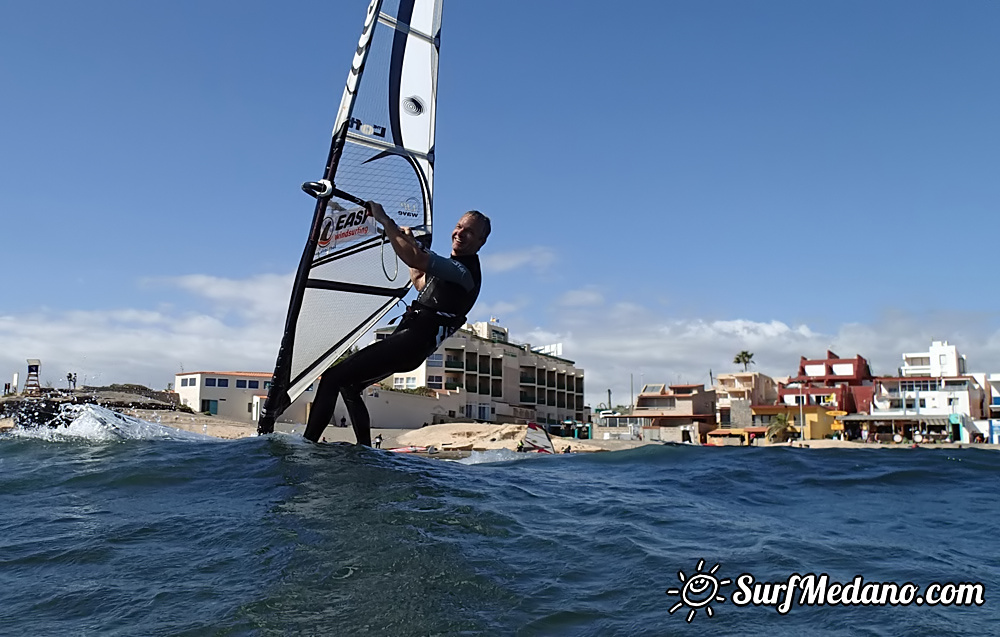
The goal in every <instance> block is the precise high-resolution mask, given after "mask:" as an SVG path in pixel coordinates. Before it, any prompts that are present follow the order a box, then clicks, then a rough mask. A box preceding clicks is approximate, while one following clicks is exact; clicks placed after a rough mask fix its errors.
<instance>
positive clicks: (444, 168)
mask: <svg viewBox="0 0 1000 637" xmlns="http://www.w3.org/2000/svg"><path fill="white" fill-rule="evenodd" d="M366 6H367V0H349V1H348V0H337V1H328V2H307V1H301V2H296V3H294V4H287V3H285V4H281V3H270V2H253V1H240V2H235V1H222V0H219V1H213V2H194V1H188V0H179V1H178V2H174V3H144V2H133V1H124V0H120V1H115V0H101V1H100V2H95V3H79V2H71V1H61V0H33V1H32V2H27V1H20V2H19V1H14V2H6V3H2V4H0V264H2V266H0V271H2V272H3V273H4V275H3V281H4V283H3V285H2V287H0V290H2V293H0V377H2V378H5V379H9V378H10V376H11V375H12V374H13V373H14V372H20V375H21V381H22V382H23V379H24V376H25V371H26V363H25V359H27V358H39V359H41V360H42V373H41V378H42V381H43V383H46V382H49V383H52V384H53V385H55V386H57V387H58V386H63V384H64V383H65V376H66V373H67V372H76V373H77V374H78V378H79V381H80V384H83V383H84V382H86V384H108V383H114V382H135V383H141V384H145V385H149V386H152V387H156V388H163V387H165V386H166V385H167V383H170V382H173V380H174V374H175V373H178V372H181V371H196V370H257V371H270V370H272V369H273V366H274V358H275V354H276V352H277V347H278V342H279V340H280V337H281V331H282V328H283V324H284V317H285V313H286V310H287V302H288V296H289V291H290V284H291V280H292V273H293V271H294V269H295V267H296V265H297V263H298V259H299V256H300V254H301V251H302V246H303V244H304V242H305V238H306V233H307V231H308V226H309V221H310V218H311V215H312V210H313V202H312V200H310V199H309V198H308V197H307V196H306V195H304V194H302V193H301V191H300V190H299V185H300V184H301V183H302V182H304V181H311V180H315V179H317V178H319V177H320V176H321V171H322V168H323V163H324V161H325V159H326V155H327V152H328V149H329V142H330V130H331V128H332V126H333V121H334V118H335V115H336V110H337V107H338V105H339V102H340V97H341V94H342V91H343V85H344V81H345V79H346V77H347V71H348V69H349V65H350V60H351V58H352V55H353V51H354V48H355V46H356V43H357V39H358V36H359V35H360V32H361V27H362V23H363V18H364V13H365V9H366ZM998 30H1000V4H998V3H996V2H989V1H980V0H967V1H965V2H961V3H946V2H922V1H919V0H905V1H892V0H883V1H880V2H869V1H867V0H865V1H859V0H854V1H852V0H838V1H837V2H833V1H819V0H817V1H815V2H800V1H797V0H787V1H778V0H760V1H756V2H745V1H743V0H688V1H684V2H680V1H672V0H649V1H639V0H637V1H636V2H630V3H609V2H590V1H589V0H578V1H577V2H574V3H572V4H571V5H567V4H566V3H564V2H559V3H557V2H550V1H544V0H530V1H529V0H508V1H507V2H504V3H486V2H470V1H463V0H448V1H447V2H446V3H445V9H444V19H443V27H442V41H441V58H440V68H439V93H438V113H437V115H438V118H437V139H436V142H437V144H436V153H437V154H436V157H437V160H436V166H435V169H436V170H435V225H436V228H437V232H438V236H437V239H436V240H435V243H434V248H435V249H437V250H440V251H442V252H444V251H447V248H448V245H447V241H446V239H445V237H446V234H445V233H444V232H442V228H444V229H447V228H450V227H451V226H452V225H453V224H454V223H455V221H457V219H458V217H459V215H460V213H461V212H462V211H464V210H468V209H473V208H474V209H478V210H482V211H483V212H485V213H486V214H488V215H489V216H490V217H491V218H492V220H493V234H492V235H491V237H490V240H489V242H488V243H487V245H486V246H485V247H484V249H483V252H482V258H483V268H484V282H483V289H482V293H481V296H480V298H479V302H478V304H477V305H476V307H475V308H474V310H473V311H472V313H471V314H470V316H469V318H470V320H473V321H480V320H488V319H489V318H490V317H491V316H495V317H498V318H499V319H500V322H501V324H502V325H504V326H505V327H507V328H509V330H510V334H511V339H512V340H515V341H518V342H522V343H524V342H527V343H531V344H533V345H546V344H550V343H557V342H559V343H562V344H563V355H564V357H566V358H568V359H571V360H573V361H576V364H577V365H578V366H579V367H582V368H583V369H584V370H585V377H586V381H585V386H586V399H587V403H588V404H590V405H591V406H592V407H594V408H595V409H596V408H598V407H599V406H600V404H601V403H606V402H607V400H608V398H607V391H608V389H610V390H611V391H612V403H614V404H628V402H629V400H630V399H629V396H630V394H631V393H632V392H633V391H638V389H639V387H640V386H641V384H642V383H678V382H682V383H708V382H709V374H710V372H711V373H714V374H719V373H723V372H732V371H737V370H738V369H742V368H741V366H738V365H736V364H734V363H733V362H732V361H733V357H734V356H735V355H736V354H737V353H738V352H740V351H742V350H747V351H750V352H753V354H754V364H753V365H752V366H751V369H753V370H755V371H760V372H763V373H766V374H770V375H772V376H775V377H782V376H787V375H790V374H794V373H795V371H796V369H797V366H798V361H799V358H800V357H801V356H805V357H807V358H822V357H824V356H825V353H826V351H827V349H832V350H833V351H834V352H836V353H837V354H839V355H840V356H843V357H853V356H855V355H856V354H860V355H862V356H864V357H866V358H867V359H869V361H870V362H871V363H872V366H873V368H874V371H875V373H876V374H893V373H895V372H896V369H897V367H898V366H899V365H900V363H901V354H902V353H903V352H919V351H927V349H928V347H929V345H930V342H931V340H948V341H949V342H950V343H952V344H955V345H957V346H958V347H959V350H960V352H961V353H963V354H965V355H966V356H967V357H968V362H969V368H970V370H971V371H984V372H998V373H1000V314H998V312H997V306H998V300H997V297H996V295H995V294H993V293H992V291H991V281H992V280H993V278H994V277H995V273H996V272H995V270H996V265H995V263H996V262H995V260H994V247H993V245H992V244H993V241H992V240H991V239H990V237H992V236H994V235H995V234H996V232H997V226H998V222H997V220H996V215H997V213H998V212H1000V203H998V202H1000V179H998V178H997V176H998V175H1000V118H998V117H997V113H998V112H1000V82H998V79H1000V39H998V38H997V37H996V33H997V32H998ZM390 316H391V315H390ZM4 382H6V380H5V381H4Z"/></svg>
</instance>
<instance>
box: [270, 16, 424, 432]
mask: <svg viewBox="0 0 1000 637" xmlns="http://www.w3.org/2000/svg"><path fill="white" fill-rule="evenodd" d="M441 4H442V0H371V3H370V4H369V5H368V12H367V13H366V15H365V23H364V28H363V29H362V31H361V38H360V39H359V40H358V46H357V49H356V51H355V53H354V60H353V62H352V64H351V70H350V72H349V73H348V76H347V85H346V87H345V88H344V95H343V98H342V99H341V101H340V109H339V110H338V111H337V118H336V120H335V123H334V127H333V140H332V142H331V144H330V154H329V157H328V158H327V162H326V170H325V173H324V175H323V178H322V179H320V180H319V181H316V182H309V183H306V184H304V185H303V189H304V190H306V192H308V193H309V194H311V195H313V196H314V197H316V207H315V210H314V212H313V218H312V225H311V226H310V230H309V237H308V240H307V241H306V246H305V249H304V251H303V253H302V259H301V260H300V262H299V267H298V270H297V271H296V275H295V282H294V284H293V286H292V294H291V300H290V302H289V306H288V316H287V318H286V321H285V332H284V334H283V336H282V339H281V346H280V348H279V351H278V357H277V360H276V362H275V367H274V377H273V379H272V381H271V386H270V388H269V391H268V395H267V400H266V402H265V403H264V408H263V409H262V410H261V414H260V417H259V419H258V422H257V431H258V433H261V434H266V433H270V432H272V431H273V430H274V422H275V420H276V419H277V418H278V416H280V415H281V413H282V412H283V411H284V410H285V409H286V408H287V407H288V405H289V404H290V403H291V402H292V401H293V400H295V399H296V398H297V397H298V396H299V395H300V394H301V393H302V392H303V391H305V390H306V389H307V388H308V387H309V386H310V385H311V384H312V383H313V382H314V381H315V380H316V379H317V378H318V377H319V376H320V375H321V374H322V373H323V372H324V371H326V369H327V368H328V367H330V365H332V364H333V363H334V362H335V361H336V360H337V359H338V358H339V357H340V356H341V354H343V353H344V352H345V351H347V350H348V348H350V347H351V346H352V345H353V344H354V343H355V342H356V341H357V340H358V339H359V338H360V337H361V336H362V335H363V334H364V333H365V332H367V331H368V330H369V329H371V328H372V327H374V326H375V324H376V323H378V321H379V320H380V319H381V318H382V317H383V316H384V315H385V314H386V312H388V311H389V310H390V309H391V308H392V306H393V305H395V304H396V302H397V301H398V300H399V299H400V298H402V297H403V296H404V295H405V294H406V293H407V291H408V290H409V288H410V281H409V276H408V270H407V268H406V267H405V266H403V267H402V268H400V267H399V264H398V261H396V257H395V254H394V253H393V251H392V248H391V246H389V245H387V244H386V243H385V240H384V238H383V236H382V235H381V234H380V232H379V228H378V226H377V224H376V223H375V221H374V220H373V218H372V217H371V214H370V213H369V211H368V210H367V208H366V207H365V202H366V201H376V202H378V203H380V204H382V206H383V208H384V209H385V211H386V213H388V215H389V216H390V217H393V219H394V220H395V221H396V222H397V223H398V224H399V225H401V226H410V227H412V228H414V235H416V236H418V237H423V240H424V241H425V242H427V243H428V244H429V241H430V232H431V224H432V220H433V219H432V217H433V215H432V210H433V200H434V190H433V183H434V126H435V115H436V107H437V68H438V50H439V46H440V41H441V34H440V31H441Z"/></svg>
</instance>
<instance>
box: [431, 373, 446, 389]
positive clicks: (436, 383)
mask: <svg viewBox="0 0 1000 637" xmlns="http://www.w3.org/2000/svg"><path fill="white" fill-rule="evenodd" d="M427 386H428V387H430V388H431V389H444V376H428V377H427Z"/></svg>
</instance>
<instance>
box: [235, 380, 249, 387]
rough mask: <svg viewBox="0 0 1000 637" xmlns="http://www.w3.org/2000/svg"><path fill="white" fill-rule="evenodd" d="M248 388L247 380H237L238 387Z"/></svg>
mask: <svg viewBox="0 0 1000 637" xmlns="http://www.w3.org/2000/svg"><path fill="white" fill-rule="evenodd" d="M246 388H247V382H246V381H245V380H237V381H236V389H246Z"/></svg>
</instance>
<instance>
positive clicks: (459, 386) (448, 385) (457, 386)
mask: <svg viewBox="0 0 1000 637" xmlns="http://www.w3.org/2000/svg"><path fill="white" fill-rule="evenodd" d="M444 388H445V389H452V390H455V389H462V383H445V384H444Z"/></svg>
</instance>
